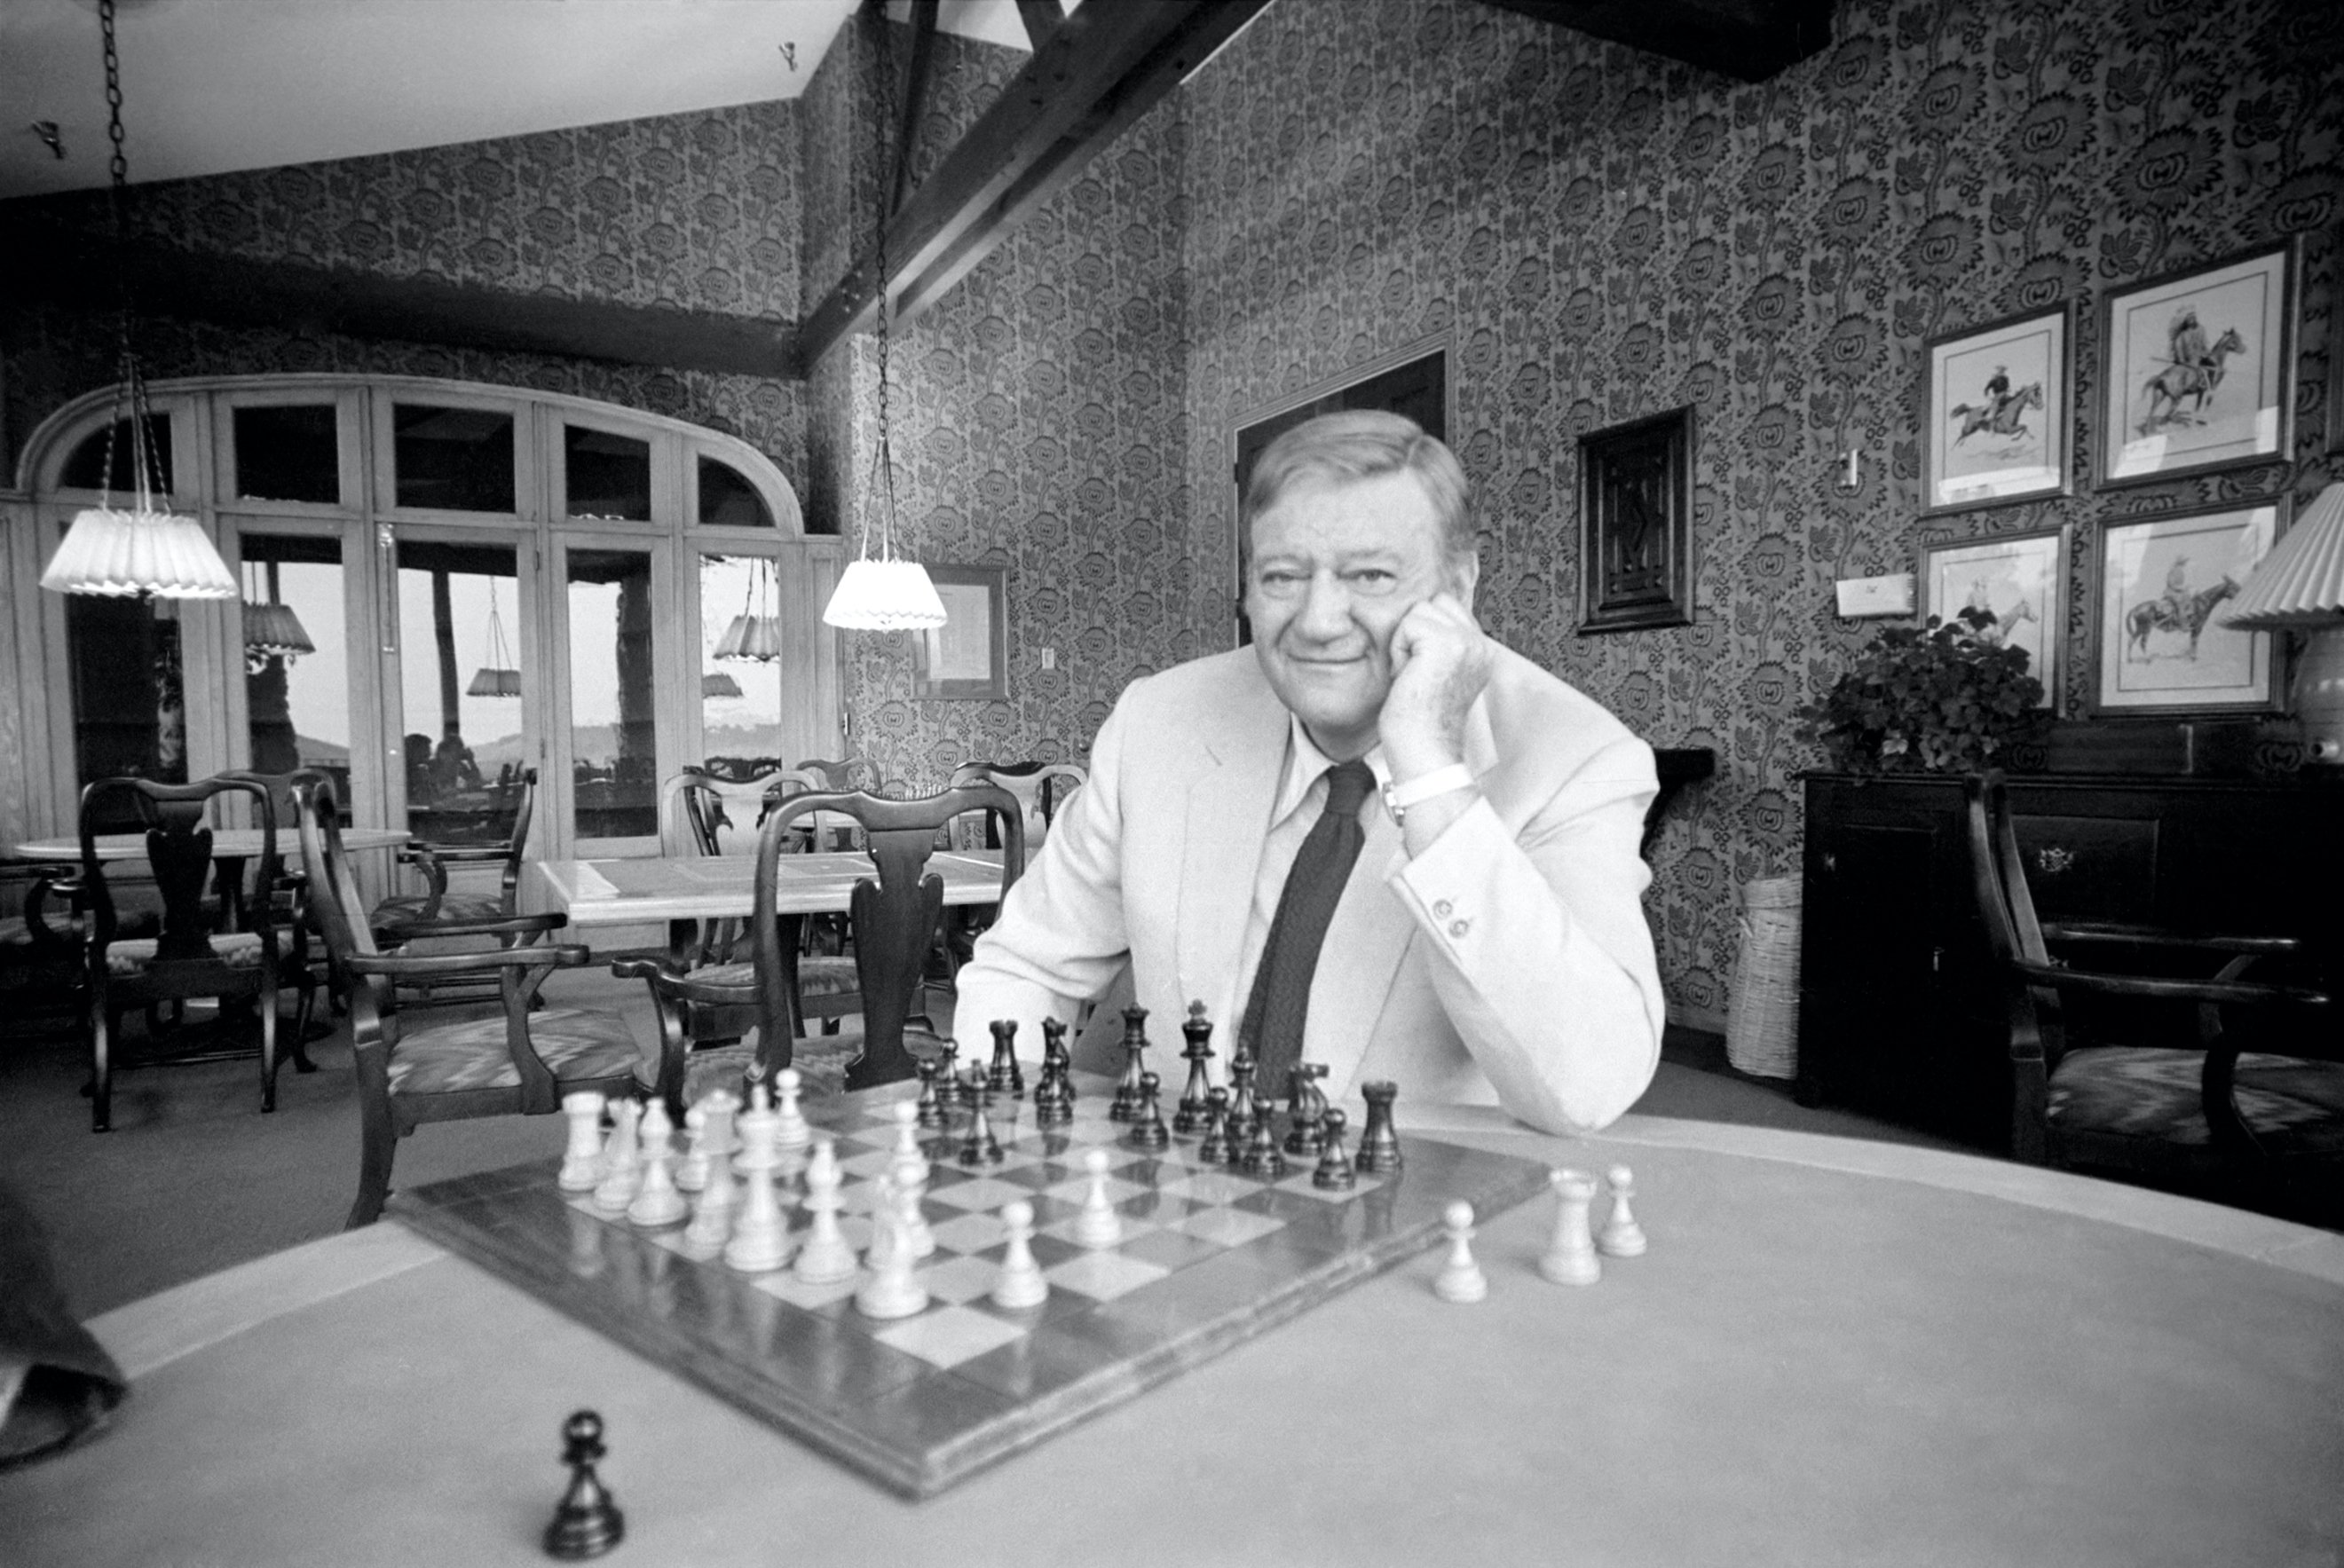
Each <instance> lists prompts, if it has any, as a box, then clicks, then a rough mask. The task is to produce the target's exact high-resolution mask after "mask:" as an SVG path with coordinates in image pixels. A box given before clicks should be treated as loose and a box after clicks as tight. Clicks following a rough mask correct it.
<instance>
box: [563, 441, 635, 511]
mask: <svg viewBox="0 0 2344 1568" xmlns="http://www.w3.org/2000/svg"><path fill="white" fill-rule="evenodd" d="M561 451H562V457H563V459H564V463H563V469H562V471H563V473H564V475H565V476H567V478H568V483H569V498H570V499H569V506H570V515H571V517H573V518H628V519H630V520H632V521H636V522H648V521H650V520H651V515H652V444H651V443H650V442H649V441H638V440H634V439H632V438H631V437H626V436H613V435H611V433H610V432H609V431H607V430H590V429H588V428H586V427H584V426H581V425H564V426H563V427H561Z"/></svg>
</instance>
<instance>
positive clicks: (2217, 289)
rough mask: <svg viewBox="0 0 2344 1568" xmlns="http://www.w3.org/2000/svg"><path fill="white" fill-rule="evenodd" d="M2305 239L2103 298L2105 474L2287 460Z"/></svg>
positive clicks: (2134, 475) (2164, 473) (2132, 477)
mask: <svg viewBox="0 0 2344 1568" xmlns="http://www.w3.org/2000/svg"><path fill="white" fill-rule="evenodd" d="M2299 247H2300V242H2299V241H2297V240H2288V242H2287V243H2285V244H2283V245H2278V246H2268V247H2267V248H2265V249H2262V250H2258V251H2255V252H2253V253H2251V254H2249V255H2246V256H2235V257H2232V258H2231V259H2229V260H2227V261H2218V262H2212V263H2209V264H2208V265H2206V266H2197V267H2192V268H2190V269H2188V270H2187V271H2186V272H2176V273H2169V274H2167V275H2166V276H2163V277H2159V278H2155V279H2152V280H2151V281H2149V282H2147V283H2143V284H2138V285H2136V286H2133V287H2131V288H2127V289H2121V290H2118V291H2117V292H2114V293H2111V294H2110V295H2109V296H2108V297H2107V321H2106V323H2105V325H2106V327H2107V330H2106V331H2105V332H2104V333H2102V335H2101V340H2102V342H2103V344H2104V345H2105V347H2106V354H2107V364H2106V367H2105V368H2106V372H2107V374H2106V375H2104V376H2103V377H2101V385H2100V405H2101V407H2100V471H2099V482H2100V483H2101V484H2103V485H2130V484H2139V483H2143V482H2145V481H2147V480H2150V479H2164V478H2170V477H2173V476H2174V475H2177V474H2202V473H2208V472H2211V471H2212V470H2215V469H2218V468H2238V467H2248V466H2250V465H2252V464H2256V463H2267V462H2280V461H2284V460H2285V459H2286V457H2287V455H2288V441H2289V438H2290V435H2289V430H2288V424H2289V417H2290V415H2291V413H2292V411H2293V410H2292V404H2293V399H2292V397H2290V396H2289V395H2288V394H2289V388H2290V387H2291V384H2292V383H2293V381H2294V363H2295V360H2294V353H2295V290H2296V274H2297V268H2298V252H2299Z"/></svg>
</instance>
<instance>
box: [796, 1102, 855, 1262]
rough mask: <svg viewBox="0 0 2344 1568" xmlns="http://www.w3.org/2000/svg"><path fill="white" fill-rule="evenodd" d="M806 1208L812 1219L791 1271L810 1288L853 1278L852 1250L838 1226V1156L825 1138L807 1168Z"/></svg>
mask: <svg viewBox="0 0 2344 1568" xmlns="http://www.w3.org/2000/svg"><path fill="white" fill-rule="evenodd" d="M805 1181H806V1208H807V1210H808V1211H810V1212H812V1214H813V1228H812V1229H810V1230H808V1231H806V1239H805V1245H804V1246H803V1248H801V1249H799V1251H798V1261H797V1262H796V1264H795V1265H794V1270H793V1271H794V1272H795V1273H796V1274H797V1277H798V1278H799V1279H801V1280H803V1281H804V1282H806V1283H807V1284H809V1285H834V1284H837V1283H839V1282H841V1281H843V1280H851V1279H853V1278H854V1248H852V1247H850V1246H848V1245H847V1244H846V1236H845V1233H844V1231H841V1230H840V1229H839V1226H838V1208H839V1198H838V1187H839V1181H840V1176H839V1172H838V1156H837V1153H836V1151H834V1149H833V1148H832V1147H831V1142H830V1140H829V1139H827V1138H825V1139H823V1141H821V1142H819V1143H817V1144H815V1145H814V1146H813V1161H811V1162H810V1163H809V1164H808V1165H807V1166H806V1173H805Z"/></svg>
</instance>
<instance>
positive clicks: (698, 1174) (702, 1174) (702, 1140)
mask: <svg viewBox="0 0 2344 1568" xmlns="http://www.w3.org/2000/svg"><path fill="white" fill-rule="evenodd" d="M675 1184H676V1185H677V1186H678V1187H680V1188H682V1190H683V1191H686V1192H697V1191H700V1190H701V1189H702V1187H705V1186H706V1185H708V1112H707V1111H706V1110H705V1109H704V1108H702V1107H701V1106H698V1105H692V1106H687V1107H686V1108H685V1109H684V1112H683V1158H682V1159H681V1160H679V1161H676V1162H675Z"/></svg>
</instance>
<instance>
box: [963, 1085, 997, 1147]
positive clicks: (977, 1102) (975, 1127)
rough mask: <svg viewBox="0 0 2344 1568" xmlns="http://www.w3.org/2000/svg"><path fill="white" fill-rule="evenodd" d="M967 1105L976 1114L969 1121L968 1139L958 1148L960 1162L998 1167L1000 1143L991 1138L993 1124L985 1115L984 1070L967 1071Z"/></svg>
mask: <svg viewBox="0 0 2344 1568" xmlns="http://www.w3.org/2000/svg"><path fill="white" fill-rule="evenodd" d="M968 1092H969V1104H970V1105H972V1106H974V1107H975V1110H976V1114H975V1116H974V1117H971V1118H970V1119H969V1123H968V1137H967V1138H966V1139H965V1140H963V1141H962V1143H961V1146H960V1162H961V1163H962V1164H964V1165H998V1164H1000V1163H1001V1143H1000V1141H999V1140H997V1139H995V1137H994V1136H993V1122H992V1120H991V1119H990V1118H988V1117H987V1116H986V1115H985V1101H984V1099H983V1098H981V1096H983V1094H984V1093H985V1070H984V1069H983V1068H977V1067H972V1068H970V1069H969V1070H968Z"/></svg>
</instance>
